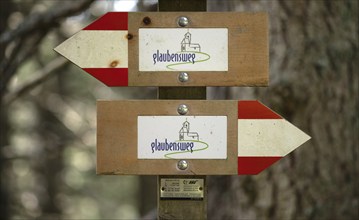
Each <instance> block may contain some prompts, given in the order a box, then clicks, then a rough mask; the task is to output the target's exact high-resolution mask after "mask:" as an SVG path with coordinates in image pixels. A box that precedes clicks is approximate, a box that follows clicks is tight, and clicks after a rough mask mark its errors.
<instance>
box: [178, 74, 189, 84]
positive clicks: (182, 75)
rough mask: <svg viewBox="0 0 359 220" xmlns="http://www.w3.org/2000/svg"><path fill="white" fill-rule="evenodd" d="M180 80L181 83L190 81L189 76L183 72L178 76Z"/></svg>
mask: <svg viewBox="0 0 359 220" xmlns="http://www.w3.org/2000/svg"><path fill="white" fill-rule="evenodd" d="M178 80H179V81H180V82H187V81H188V80H189V75H188V73H185V72H181V73H180V74H179V75H178Z"/></svg>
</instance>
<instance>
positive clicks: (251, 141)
mask: <svg viewBox="0 0 359 220" xmlns="http://www.w3.org/2000/svg"><path fill="white" fill-rule="evenodd" d="M309 139H310V137H309V136H308V135H307V134H305V133H304V132H302V131H301V130H299V129H298V128H297V127H295V126H294V125H292V124H291V123H289V122H288V121H286V120H284V119H240V120H238V156H241V157H244V156H267V157H271V156H277V157H278V156H279V157H284V156H285V155H287V154H288V153H290V152H291V151H293V150H294V149H296V148H297V147H299V146H300V145H301V144H303V143H304V142H306V141H307V140H309Z"/></svg>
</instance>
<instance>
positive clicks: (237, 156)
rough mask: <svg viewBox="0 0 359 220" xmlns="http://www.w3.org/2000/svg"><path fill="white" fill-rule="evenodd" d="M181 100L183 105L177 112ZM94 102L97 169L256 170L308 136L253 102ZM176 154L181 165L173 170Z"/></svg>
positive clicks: (177, 172)
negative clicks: (182, 166) (95, 105)
mask: <svg viewBox="0 0 359 220" xmlns="http://www.w3.org/2000/svg"><path fill="white" fill-rule="evenodd" d="M183 104H184V105H186V106H187V108H188V112H187V114H184V115H180V114H179V113H178V111H177V108H178V106H180V105H183ZM97 108H98V109H97V110H98V114H97V117H98V118H97V126H98V128H97V135H98V136H97V172H98V173H99V174H147V175H194V174H196V175H233V174H239V175H252V174H258V173H259V172H261V171H262V170H264V169H266V168H267V167H269V166H270V165H271V164H273V163H274V162H276V161H277V160H279V159H280V158H282V157H284V156H285V155H287V154H288V153H290V152H291V151H293V150H294V149H296V148H297V147H298V146H300V145H301V144H303V143H304V142H306V141H307V140H309V138H310V137H309V136H308V135H306V134H305V133H303V132H302V131H301V130H299V129H298V128H296V127H295V126H293V125H292V124H290V123H289V122H288V121H286V120H285V119H283V118H282V117H281V116H279V115H278V114H276V113H275V112H273V111H271V110H270V109H269V108H267V107H266V106H264V105H263V104H261V103H260V102H258V101H206V100H203V101H202V100H201V101H198V100H176V101H168V100H156V101H138V100H137V101H98V103H97ZM181 113H182V112H181ZM180 160H185V161H186V162H187V164H188V168H186V169H184V170H181V169H178V167H177V166H176V164H177V163H178V161H180Z"/></svg>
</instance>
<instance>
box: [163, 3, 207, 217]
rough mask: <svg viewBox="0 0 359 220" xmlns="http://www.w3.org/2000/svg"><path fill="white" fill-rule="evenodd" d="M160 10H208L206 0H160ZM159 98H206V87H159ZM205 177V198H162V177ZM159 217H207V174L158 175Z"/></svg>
mask: <svg viewBox="0 0 359 220" xmlns="http://www.w3.org/2000/svg"><path fill="white" fill-rule="evenodd" d="M158 10H159V11H206V10H207V2H206V0H159V1H158ZM158 98H159V99H206V87H159V89H158ZM163 178H164V179H166V178H167V179H181V178H196V179H203V183H204V185H203V191H204V193H203V199H199V200H180V199H161V189H160V185H161V179H163ZM157 190H158V197H157V201H158V202H157V204H158V219H207V183H206V176H182V177H181V176H158V183H157Z"/></svg>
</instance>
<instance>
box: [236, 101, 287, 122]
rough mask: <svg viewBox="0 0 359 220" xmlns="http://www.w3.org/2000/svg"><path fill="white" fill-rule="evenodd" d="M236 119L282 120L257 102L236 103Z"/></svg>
mask: <svg viewBox="0 0 359 220" xmlns="http://www.w3.org/2000/svg"><path fill="white" fill-rule="evenodd" d="M238 119H282V117H281V116H280V115H278V114H277V113H275V112H273V111H272V110H270V109H269V108H268V107H267V106H265V105H263V104H262V103H260V102H258V101H238Z"/></svg>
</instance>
